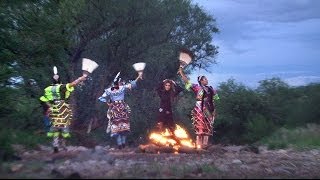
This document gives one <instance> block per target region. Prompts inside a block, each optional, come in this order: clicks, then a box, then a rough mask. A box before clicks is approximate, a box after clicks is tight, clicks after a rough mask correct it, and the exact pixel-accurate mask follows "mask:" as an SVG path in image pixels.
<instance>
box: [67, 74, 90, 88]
mask: <svg viewBox="0 0 320 180" xmlns="http://www.w3.org/2000/svg"><path fill="white" fill-rule="evenodd" d="M86 79H87V75H86V74H83V75H82V76H80V77H78V79H76V80H74V81H73V82H71V83H68V84H69V86H71V87H75V86H76V85H78V84H79V83H81V82H82V81H85V80H86Z"/></svg>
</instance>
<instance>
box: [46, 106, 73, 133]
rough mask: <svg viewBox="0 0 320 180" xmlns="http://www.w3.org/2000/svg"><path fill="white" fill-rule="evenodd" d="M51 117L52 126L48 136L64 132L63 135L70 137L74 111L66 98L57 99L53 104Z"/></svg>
mask: <svg viewBox="0 0 320 180" xmlns="http://www.w3.org/2000/svg"><path fill="white" fill-rule="evenodd" d="M49 117H50V119H51V124H52V126H51V128H50V130H49V132H48V134H47V135H48V136H58V134H57V133H59V132H60V131H61V132H62V135H63V137H69V136H70V134H69V126H70V124H71V120H72V111H71V108H70V105H69V104H67V103H66V102H65V101H64V100H59V101H55V102H54V103H53V104H52V107H51V111H50V113H49Z"/></svg>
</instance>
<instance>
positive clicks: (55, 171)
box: [51, 169, 63, 178]
mask: <svg viewBox="0 0 320 180" xmlns="http://www.w3.org/2000/svg"><path fill="white" fill-rule="evenodd" d="M51 174H52V175H53V176H55V177H56V178H63V174H62V173H61V172H60V171H58V170H57V169H53V170H52V171H51Z"/></svg>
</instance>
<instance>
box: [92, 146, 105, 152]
mask: <svg viewBox="0 0 320 180" xmlns="http://www.w3.org/2000/svg"><path fill="white" fill-rule="evenodd" d="M94 150H96V151H97V150H104V148H103V147H102V146H96V147H94Z"/></svg>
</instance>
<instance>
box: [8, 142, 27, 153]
mask: <svg viewBox="0 0 320 180" xmlns="http://www.w3.org/2000/svg"><path fill="white" fill-rule="evenodd" d="M11 147H12V149H13V151H14V152H17V153H19V154H21V153H24V152H25V151H26V148H25V146H23V145H20V144H12V145H11Z"/></svg>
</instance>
